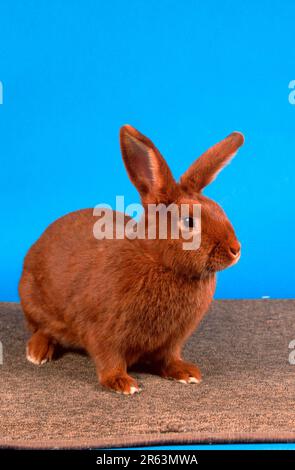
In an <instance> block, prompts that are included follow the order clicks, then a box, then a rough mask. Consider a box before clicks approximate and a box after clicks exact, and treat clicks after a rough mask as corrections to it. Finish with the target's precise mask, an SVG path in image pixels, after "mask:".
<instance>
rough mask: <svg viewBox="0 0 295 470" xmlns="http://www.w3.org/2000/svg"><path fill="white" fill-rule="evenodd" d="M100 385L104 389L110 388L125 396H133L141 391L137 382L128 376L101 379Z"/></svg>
mask: <svg viewBox="0 0 295 470" xmlns="http://www.w3.org/2000/svg"><path fill="white" fill-rule="evenodd" d="M100 383H101V385H102V386H103V387H106V388H109V389H111V390H113V391H114V392H116V393H123V395H133V394H134V393H139V392H140V391H141V390H140V388H139V386H138V384H137V383H136V381H135V380H134V379H133V378H132V377H130V376H129V375H128V374H122V375H113V376H108V377H107V378H101V380H100Z"/></svg>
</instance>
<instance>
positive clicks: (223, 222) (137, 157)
mask: <svg viewBox="0 0 295 470" xmlns="http://www.w3.org/2000/svg"><path fill="white" fill-rule="evenodd" d="M120 141H121V150H122V155H123V160H124V163H125V166H126V169H127V172H128V175H129V178H130V180H131V181H132V183H133V184H134V185H135V187H136V188H137V190H138V191H139V194H140V196H141V201H142V204H143V207H144V210H145V211H144V216H143V219H142V222H143V221H144V222H145V232H146V237H145V240H144V243H145V247H146V249H147V250H149V252H150V253H151V255H152V256H157V257H158V258H160V259H161V262H162V264H163V265H164V266H167V267H169V268H172V269H174V270H176V271H178V272H182V273H186V274H187V275H189V276H193V277H194V276H196V277H204V276H206V275H207V274H209V273H212V272H215V271H220V270H222V269H225V268H227V267H229V266H231V265H233V264H235V263H236V262H237V261H238V260H239V258H240V253H241V250H240V247H241V245H240V243H239V241H238V240H237V238H236V235H235V232H234V229H233V227H232V225H231V223H230V221H229V220H228V218H227V217H226V215H225V213H224V211H223V209H222V208H221V207H220V206H219V205H218V204H217V203H216V202H214V201H212V200H211V199H209V198H208V197H206V196H204V195H203V194H202V190H203V188H204V187H205V186H207V185H208V184H209V183H210V182H211V181H213V180H214V178H215V177H216V175H217V174H218V173H219V171H220V170H221V169H222V168H223V167H224V166H225V165H226V164H227V163H229V161H230V160H231V158H232V157H233V156H234V155H235V153H236V152H237V150H238V148H239V147H240V146H241V145H242V144H243V142H244V137H243V135H242V134H240V133H239V132H233V133H232V134H230V135H229V136H228V137H226V138H225V139H224V140H222V141H221V142H219V143H218V144H216V145H214V146H213V147H211V148H210V149H209V150H207V152H205V153H204V154H203V155H201V157H199V158H198V159H197V160H196V161H195V162H194V163H193V164H192V165H191V166H190V167H189V169H188V170H187V171H186V172H185V173H184V174H183V175H182V177H181V178H180V181H179V183H178V182H176V181H175V180H174V178H173V176H172V173H171V171H170V169H169V167H168V165H167V163H166V161H165V160H164V158H163V157H162V155H161V154H160V152H159V151H158V149H157V148H156V147H155V145H154V144H153V143H152V142H151V141H150V140H149V139H148V138H147V137H145V136H144V135H142V134H141V133H140V132H138V131H137V130H136V129H134V128H133V127H131V126H129V125H126V126H123V127H122V128H121V132H120ZM151 205H154V206H155V205H161V206H164V207H166V208H167V207H171V205H172V206H176V207H178V208H181V207H186V208H189V213H185V216H184V217H182V218H181V214H182V211H181V210H180V211H179V220H178V224H179V228H180V232H179V233H180V236H179V237H176V238H175V237H174V236H172V235H171V230H169V228H170V229H171V227H172V225H173V219H172V217H174V216H173V215H171V213H170V212H169V213H168V230H167V237H166V239H163V238H162V237H161V236H160V235H159V227H158V225H159V213H158V212H157V211H156V212H155V213H154V212H153V211H151V212H149V211H148V208H149V206H151ZM183 205H184V206H183ZM194 207H199V208H200V212H197V213H198V214H200V220H196V212H195V211H194ZM151 213H154V215H152V216H151ZM148 214H149V217H148ZM148 225H155V226H156V227H157V230H156V236H155V237H153V238H154V239H151V237H150V236H149V235H150V232H148ZM198 231H199V235H200V237H199V243H198V245H197V246H196V247H195V248H193V249H190V248H189V249H187V248H184V247H185V243H184V241H186V242H187V241H188V240H190V238H189V237H191V238H192V237H193V236H194V235H196V234H197V232H198Z"/></svg>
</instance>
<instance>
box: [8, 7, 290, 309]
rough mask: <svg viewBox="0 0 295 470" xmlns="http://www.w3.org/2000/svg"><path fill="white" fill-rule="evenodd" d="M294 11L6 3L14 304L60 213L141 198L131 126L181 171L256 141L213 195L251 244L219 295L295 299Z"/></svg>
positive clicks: (10, 258)
mask: <svg viewBox="0 0 295 470" xmlns="http://www.w3.org/2000/svg"><path fill="white" fill-rule="evenodd" d="M294 17H295V3H294V1H293V0H284V2H282V1H281V0H273V1H271V0H268V1H267V0H265V1H263V0H255V1H254V0H252V1H247V2H245V1H243V0H236V1H228V0H222V1H213V0H208V1H206V2H204V1H201V0H185V1H181V0H128V2H126V1H120V0H118V1H115V0H111V1H108V2H106V1H103V0H85V1H82V0H26V2H24V1H22V0H13V1H12V0H1V4H0V80H1V83H2V85H3V104H1V105H0V135H1V138H0V158H1V187H0V191H1V199H0V200H1V219H0V224H1V226H0V233H1V253H0V256H1V264H0V269H1V271H0V300H7V301H10V300H17V299H18V296H17V282H18V279H19V275H20V271H21V265H22V260H23V257H24V255H25V253H26V251H27V249H28V248H29V247H30V245H31V244H32V243H33V242H34V241H35V240H36V239H37V238H38V236H39V235H40V234H41V233H42V231H43V230H44V229H45V228H46V226H47V225H48V224H49V223H50V222H52V221H53V220H54V219H56V218H57V217H59V216H61V215H63V214H65V213H66V212H69V211H73V210H75V209H79V208H82V207H92V206H94V205H95V204H97V203H100V202H106V203H109V204H112V205H114V202H115V195H116V194H118V195H125V199H126V202H127V203H131V202H137V201H138V195H137V193H136V190H135V189H134V188H133V187H132V186H131V183H130V182H129V180H128V178H127V175H126V173H125V170H124V167H123V164H122V161H121V156H120V151H119V144H118V130H119V127H120V126H121V125H122V124H124V123H130V124H132V125H134V126H135V127H137V128H138V129H139V130H141V131H142V132H143V133H145V134H147V135H148V136H150V137H151V138H152V139H153V140H154V142H155V143H156V144H157V145H158V147H159V148H160V150H161V151H162V153H163V154H164V155H165V157H166V158H167V160H168V162H169V164H170V166H171V168H172V170H173V172H174V174H175V176H177V177H178V176H180V175H181V173H182V172H183V171H184V170H185V169H186V168H187V167H188V165H189V164H190V163H191V162H192V161H193V159H194V158H196V157H197V156H198V155H199V154H200V153H202V152H203V150H205V149H206V148H207V147H209V146H210V145H212V144H213V143H215V142H216V141H218V140H220V139H221V138H223V137H225V136H226V135H227V134H228V133H230V132H231V131H233V130H241V131H242V132H243V133H244V134H245V136H246V144H245V146H244V147H243V148H242V149H241V150H240V152H239V154H238V155H237V157H236V159H235V160H234V161H233V162H232V164H231V165H230V166H229V167H227V168H226V169H225V171H224V172H223V173H222V174H220V175H219V177H218V179H217V180H216V181H215V182H214V183H213V184H212V185H211V187H210V188H209V189H208V190H207V194H208V195H209V196H211V197H213V198H214V199H216V200H217V201H218V202H219V203H221V204H222V206H223V207H224V209H225V210H226V212H227V214H228V216H229V217H230V219H231V220H232V222H233V223H234V226H235V228H236V231H237V234H238V236H239V238H240V240H241V241H242V245H243V255H242V258H241V261H240V262H239V263H238V265H237V266H235V267H233V268H231V269H229V270H228V271H225V272H223V273H220V275H219V284H218V289H217V295H216V296H217V297H221V298H231V297H234V298H250V297H252V298H253V297H254V298H261V297H262V296H270V297H272V298H273V297H295V295H294V288H295V287H294V286H295V282H294V281H295V279H294V261H295V255H294V251H293V250H294V248H293V237H294V233H293V231H294V230H293V229H294V220H293V219H294V203H295V201H294V187H295V178H294V171H293V169H294V157H295V132H294V130H295V106H294V105H292V104H291V103H290V102H289V100H288V96H289V93H290V90H289V89H288V85H289V83H290V81H291V80H293V79H295V52H294ZM291 101H292V100H291Z"/></svg>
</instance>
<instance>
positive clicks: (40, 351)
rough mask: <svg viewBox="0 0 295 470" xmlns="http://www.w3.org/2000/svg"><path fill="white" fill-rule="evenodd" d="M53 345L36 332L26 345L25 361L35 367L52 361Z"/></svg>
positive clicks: (39, 332)
mask: <svg viewBox="0 0 295 470" xmlns="http://www.w3.org/2000/svg"><path fill="white" fill-rule="evenodd" d="M54 351H55V345H54V344H53V343H52V342H51V340H50V339H49V338H48V337H47V336H46V335H44V334H43V333H42V332H41V331H39V330H38V331H36V332H35V333H34V334H33V336H32V337H31V338H30V339H29V341H28V344H27V351H26V353H27V354H26V355H27V360H28V361H29V362H32V364H35V365H37V366H39V365H42V364H45V362H48V361H50V360H51V359H52V357H53V354H54Z"/></svg>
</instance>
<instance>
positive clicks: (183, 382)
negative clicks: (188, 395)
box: [177, 379, 188, 384]
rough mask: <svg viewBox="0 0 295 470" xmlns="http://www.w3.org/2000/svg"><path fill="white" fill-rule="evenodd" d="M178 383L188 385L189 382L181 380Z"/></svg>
mask: <svg viewBox="0 0 295 470" xmlns="http://www.w3.org/2000/svg"><path fill="white" fill-rule="evenodd" d="M177 382H179V383H181V384H187V383H188V382H187V381H186V380H184V379H181V380H177Z"/></svg>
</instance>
